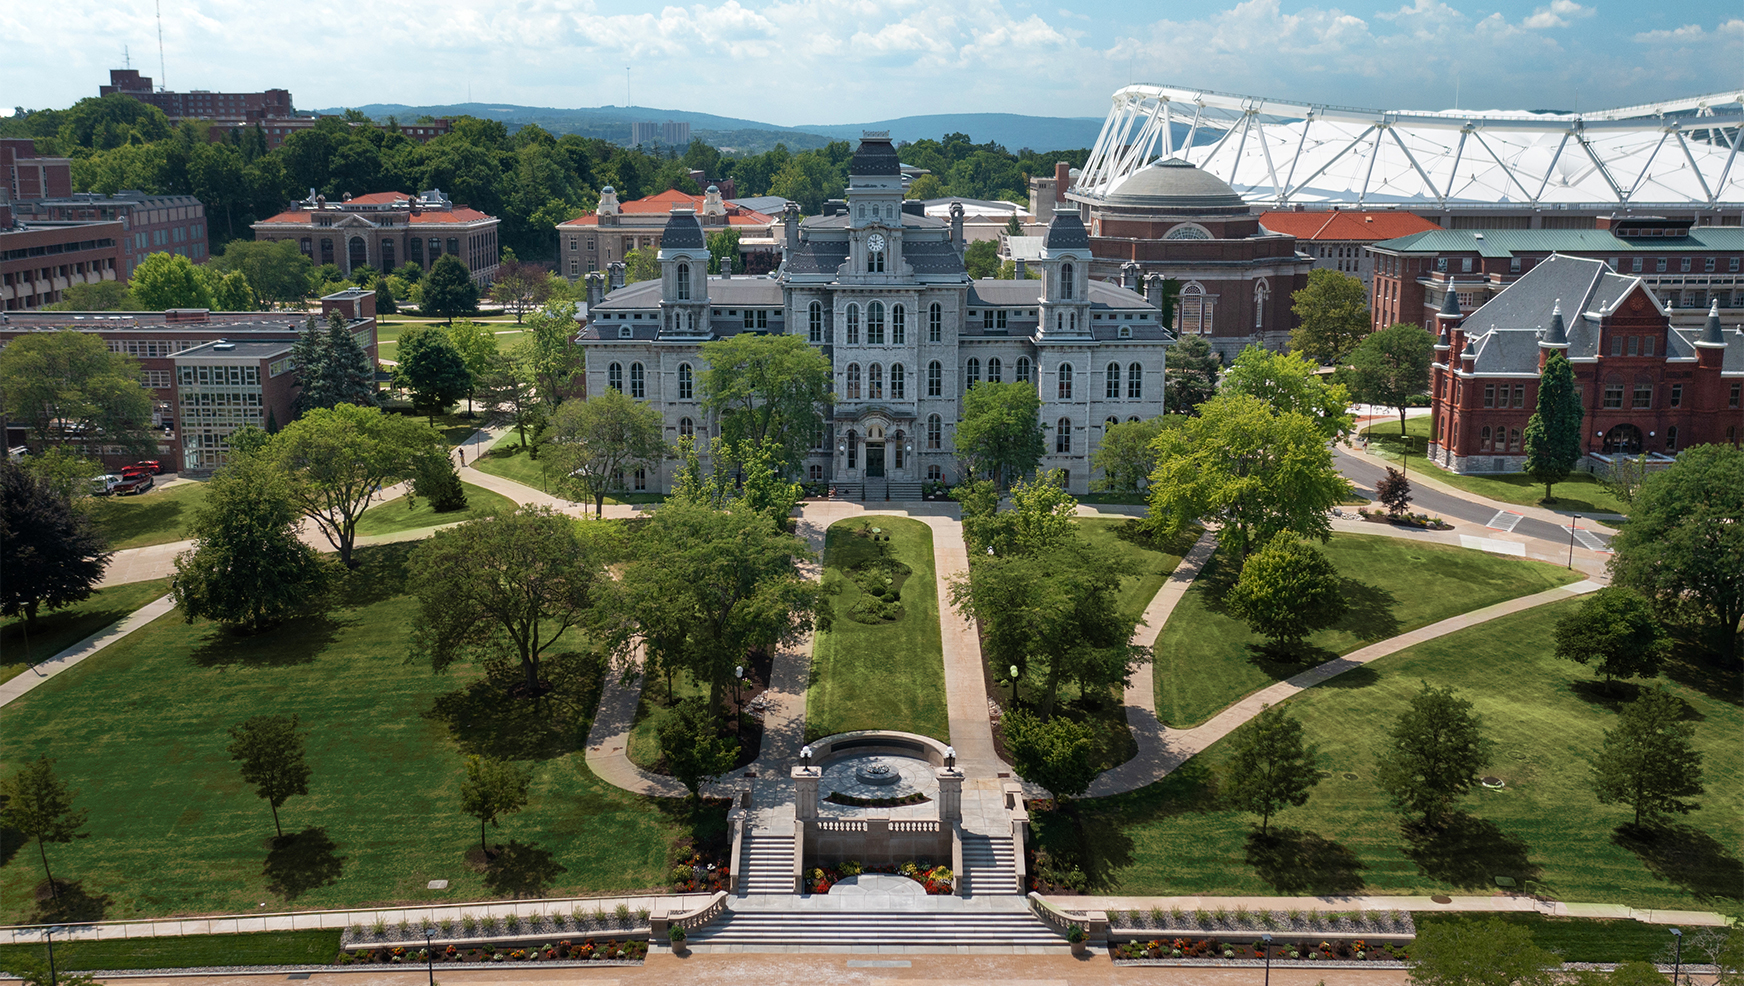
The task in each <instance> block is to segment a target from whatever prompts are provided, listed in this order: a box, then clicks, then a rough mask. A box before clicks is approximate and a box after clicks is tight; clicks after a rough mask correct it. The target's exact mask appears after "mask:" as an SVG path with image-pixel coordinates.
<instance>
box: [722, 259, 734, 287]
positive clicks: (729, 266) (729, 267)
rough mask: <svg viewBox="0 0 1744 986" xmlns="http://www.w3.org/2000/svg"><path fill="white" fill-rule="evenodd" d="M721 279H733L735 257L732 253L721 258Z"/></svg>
mask: <svg viewBox="0 0 1744 986" xmlns="http://www.w3.org/2000/svg"><path fill="white" fill-rule="evenodd" d="M721 278H722V279H723V280H728V281H730V280H732V279H733V255H732V254H730V253H729V254H727V255H726V256H724V257H722V258H721Z"/></svg>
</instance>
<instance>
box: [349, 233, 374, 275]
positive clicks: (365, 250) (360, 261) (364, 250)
mask: <svg viewBox="0 0 1744 986" xmlns="http://www.w3.org/2000/svg"><path fill="white" fill-rule="evenodd" d="M346 254H347V256H346V258H345V259H346V260H348V261H349V262H350V269H351V270H356V269H358V268H359V267H367V266H368V265H369V245H368V244H366V243H364V242H363V237H361V236H353V237H352V238H351V242H350V243H348V244H346Z"/></svg>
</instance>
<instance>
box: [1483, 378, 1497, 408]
mask: <svg viewBox="0 0 1744 986" xmlns="http://www.w3.org/2000/svg"><path fill="white" fill-rule="evenodd" d="M1484 406H1485V407H1495V406H1496V385H1495V384H1493V383H1486V384H1484Z"/></svg>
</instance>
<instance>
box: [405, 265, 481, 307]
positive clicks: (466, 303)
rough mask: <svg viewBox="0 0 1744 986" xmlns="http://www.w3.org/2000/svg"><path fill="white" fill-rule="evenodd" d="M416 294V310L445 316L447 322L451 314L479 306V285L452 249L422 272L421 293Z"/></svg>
mask: <svg viewBox="0 0 1744 986" xmlns="http://www.w3.org/2000/svg"><path fill="white" fill-rule="evenodd" d="M418 297H419V299H420V300H419V302H418V311H419V312H421V313H423V314H425V315H432V316H435V317H436V318H446V319H447V320H448V321H449V323H450V324H452V323H453V322H454V316H456V315H471V314H472V313H473V312H475V311H477V310H478V285H477V284H475V283H473V280H472V275H471V274H469V273H467V271H466V265H465V264H463V263H461V262H460V258H459V257H456V256H455V255H453V254H451V253H445V254H443V255H442V256H441V257H439V258H438V259H437V260H436V262H435V263H434V264H431V265H430V273H429V274H426V275H425V276H424V283H423V293H421V294H420V295H419V296H418Z"/></svg>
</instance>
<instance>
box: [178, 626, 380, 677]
mask: <svg viewBox="0 0 1744 986" xmlns="http://www.w3.org/2000/svg"><path fill="white" fill-rule="evenodd" d="M351 625H352V624H350V623H349V622H342V621H339V620H335V619H332V618H331V617H328V616H325V615H317V616H299V617H296V618H295V619H291V620H287V621H286V622H284V623H281V624H279V625H278V626H276V627H273V628H271V629H268V630H266V631H264V632H261V633H249V632H247V631H244V630H232V629H230V628H228V627H222V626H217V627H213V628H212V629H211V630H210V631H209V632H208V633H207V634H206V637H205V639H204V640H203V641H202V642H201V644H200V646H198V647H196V648H194V652H193V654H192V655H190V656H191V658H192V659H193V662H194V664H195V666H197V667H202V668H231V667H237V668H288V667H294V666H296V665H299V664H313V663H315V659H316V658H317V657H319V656H320V654H321V652H322V651H324V650H326V649H327V648H328V647H329V646H331V645H332V643H333V642H334V641H335V640H338V639H339V633H340V631H341V630H344V629H345V628H346V627H348V626H351Z"/></svg>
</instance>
